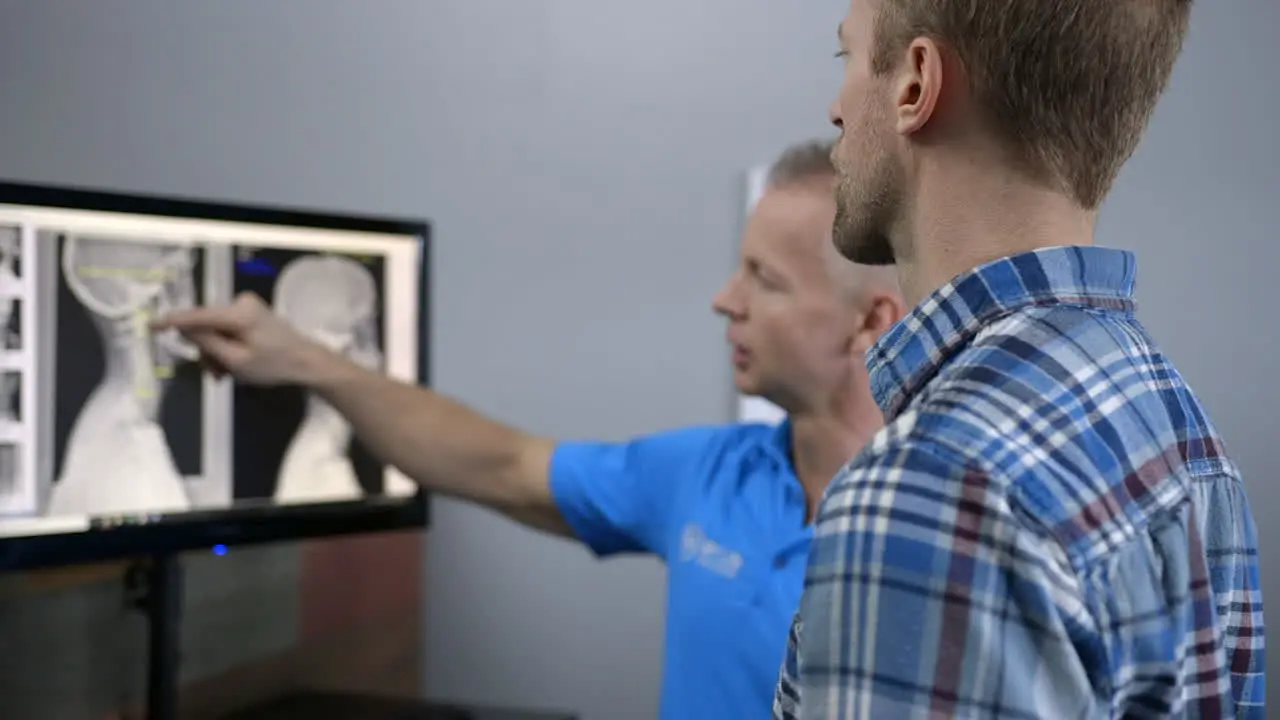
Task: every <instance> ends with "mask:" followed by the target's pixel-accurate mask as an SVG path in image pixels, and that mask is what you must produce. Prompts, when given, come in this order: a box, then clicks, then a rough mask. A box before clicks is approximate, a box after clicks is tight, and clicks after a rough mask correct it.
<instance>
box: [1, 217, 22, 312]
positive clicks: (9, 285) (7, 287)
mask: <svg viewBox="0 0 1280 720" xmlns="http://www.w3.org/2000/svg"><path fill="white" fill-rule="evenodd" d="M21 284H22V229H21V228H20V227H18V226H17V225H3V226H0V295H7V296H12V295H17V294H19V293H21V292H22V289H21Z"/></svg>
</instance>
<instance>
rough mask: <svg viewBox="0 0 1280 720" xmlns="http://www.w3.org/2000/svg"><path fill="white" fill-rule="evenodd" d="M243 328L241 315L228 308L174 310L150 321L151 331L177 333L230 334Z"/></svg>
mask: <svg viewBox="0 0 1280 720" xmlns="http://www.w3.org/2000/svg"><path fill="white" fill-rule="evenodd" d="M243 326H244V321H243V318H242V317H241V313H238V312H236V311H235V309H234V308H230V307H196V308H188V309H186V310H176V311H174V312H171V313H169V314H168V315H163V316H161V317H158V318H156V319H154V320H152V321H151V329H152V330H153V331H155V330H168V329H170V328H172V329H174V330H177V331H178V332H183V333H186V332H201V331H205V332H219V333H231V332H235V331H236V330H240V329H242V328H243Z"/></svg>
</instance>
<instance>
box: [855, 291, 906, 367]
mask: <svg viewBox="0 0 1280 720" xmlns="http://www.w3.org/2000/svg"><path fill="white" fill-rule="evenodd" d="M905 314H906V307H905V305H904V304H903V302H902V300H901V299H900V298H898V297H895V296H894V295H892V294H889V293H878V294H875V295H872V296H871V297H869V298H867V301H866V304H865V305H864V307H863V310H862V314H861V317H862V321H861V322H860V323H859V325H858V328H857V329H856V331H855V334H854V337H853V348H854V350H856V351H857V352H859V353H865V352H866V351H867V350H870V349H871V346H872V345H874V344H875V343H876V341H877V340H879V339H880V336H881V335H884V334H885V333H886V332H888V331H889V328H891V327H893V326H894V325H895V324H897V322H898V321H899V320H901V319H902V316H903V315H905Z"/></svg>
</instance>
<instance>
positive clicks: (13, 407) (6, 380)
mask: <svg viewBox="0 0 1280 720" xmlns="http://www.w3.org/2000/svg"><path fill="white" fill-rule="evenodd" d="M0 422H5V423H20V422H22V373H21V372H20V371H17V370H5V371H4V372H0Z"/></svg>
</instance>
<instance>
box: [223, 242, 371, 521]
mask: <svg viewBox="0 0 1280 720" xmlns="http://www.w3.org/2000/svg"><path fill="white" fill-rule="evenodd" d="M235 256H236V267H235V282H234V285H235V291H236V292H237V293H240V292H244V291H252V292H254V293H256V294H258V295H259V296H261V297H262V298H263V300H265V301H266V302H267V303H268V304H269V305H271V306H272V308H273V309H274V310H275V312H276V313H277V314H279V315H280V316H281V317H283V318H284V319H285V320H286V321H287V322H289V323H290V324H291V325H292V326H293V327H294V328H296V329H297V330H299V331H300V332H302V333H303V334H305V335H307V336H308V337H310V338H312V339H313V340H315V341H317V342H319V343H321V344H323V345H325V346H326V347H328V348H330V349H332V350H334V351H336V352H339V353H342V354H343V355H345V356H346V357H348V358H350V359H351V360H353V361H355V362H357V363H359V364H361V365H363V366H365V367H368V368H371V369H379V370H381V369H382V367H383V345H382V337H383V317H384V314H385V307H384V304H383V303H384V302H385V299H384V289H383V288H384V276H383V273H384V259H383V258H382V257H380V256H376V255H370V256H360V257H356V256H348V255H340V254H327V253H326V254H320V253H314V252H302V251H296V250H285V249H275V248H256V247H249V246H243V245H242V246H237V248H236V250H235ZM233 427H234V431H233V432H234V446H235V459H234V466H235V483H236V487H235V496H236V497H237V498H271V499H273V500H274V501H275V502H278V503H305V502H325V501H338V500H355V499H359V498H360V497H362V496H363V495H365V494H366V493H369V494H373V493H381V492H383V491H384V488H383V476H384V467H383V465H382V464H380V463H379V462H378V461H377V460H376V459H374V458H373V456H372V455H370V454H369V452H368V451H367V450H366V449H365V448H364V447H363V446H362V445H361V444H360V443H359V441H358V440H356V439H354V438H353V437H352V434H351V428H350V426H349V425H348V424H347V422H346V420H344V419H343V418H342V416H341V415H339V414H338V413H337V411H336V410H334V409H333V408H332V407H330V406H329V405H328V404H326V403H325V402H324V401H323V400H321V399H320V398H319V397H318V396H316V395H314V394H311V393H307V392H304V391H303V390H302V389H300V388H296V387H283V388H266V389H263V388H244V387H237V388H236V392H235V410H234V423H233Z"/></svg>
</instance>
